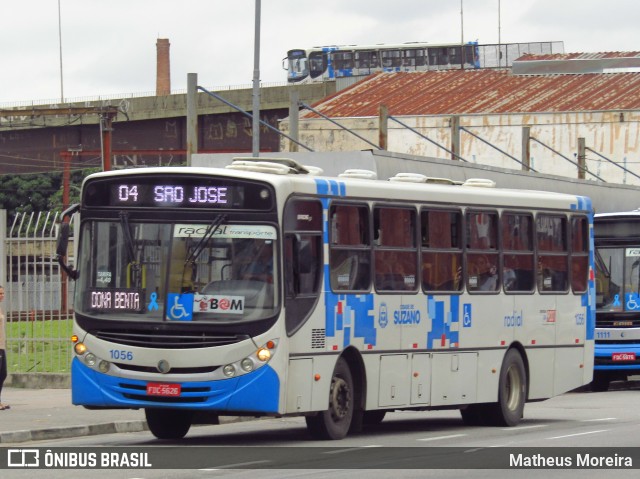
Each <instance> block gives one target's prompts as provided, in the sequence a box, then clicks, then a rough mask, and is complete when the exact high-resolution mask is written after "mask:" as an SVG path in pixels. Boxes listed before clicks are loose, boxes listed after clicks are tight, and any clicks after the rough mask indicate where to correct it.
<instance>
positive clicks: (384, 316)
mask: <svg viewBox="0 0 640 479" xmlns="http://www.w3.org/2000/svg"><path fill="white" fill-rule="evenodd" d="M378 324H380V327H381V328H386V327H387V324H389V313H388V312H387V303H382V304H381V305H380V310H379V312H378Z"/></svg>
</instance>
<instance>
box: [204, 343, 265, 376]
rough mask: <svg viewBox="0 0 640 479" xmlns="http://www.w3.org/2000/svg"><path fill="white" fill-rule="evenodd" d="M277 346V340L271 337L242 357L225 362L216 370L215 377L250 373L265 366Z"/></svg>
mask: <svg viewBox="0 0 640 479" xmlns="http://www.w3.org/2000/svg"><path fill="white" fill-rule="evenodd" d="M277 347H278V340H277V339H272V340H269V341H267V342H265V343H264V344H263V345H262V346H260V347H259V348H257V349H255V350H254V351H253V352H252V353H251V354H249V355H248V356H245V357H244V358H243V359H239V360H238V361H234V362H233V363H229V364H225V365H224V366H222V367H221V368H219V369H218V371H217V378H218V379H223V378H227V379H229V378H235V377H239V376H243V375H244V374H250V373H253V372H254V371H257V370H259V369H260V368H261V367H263V366H265V365H266V364H267V363H268V362H269V361H270V360H271V359H272V358H273V356H274V355H275V353H276V349H277Z"/></svg>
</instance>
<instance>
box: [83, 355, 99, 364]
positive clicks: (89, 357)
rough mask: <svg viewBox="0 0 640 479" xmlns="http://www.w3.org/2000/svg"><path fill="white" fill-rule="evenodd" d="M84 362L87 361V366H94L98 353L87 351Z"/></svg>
mask: <svg viewBox="0 0 640 479" xmlns="http://www.w3.org/2000/svg"><path fill="white" fill-rule="evenodd" d="M84 362H85V363H87V366H91V367H93V366H94V365H95V364H96V355H95V354H93V353H87V355H86V356H85V357H84Z"/></svg>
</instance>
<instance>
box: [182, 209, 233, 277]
mask: <svg viewBox="0 0 640 479" xmlns="http://www.w3.org/2000/svg"><path fill="white" fill-rule="evenodd" d="M226 219H227V215H218V216H216V218H215V219H214V220H213V222H212V223H211V224H210V225H209V226H208V227H207V230H206V231H205V232H204V234H203V235H202V238H200V241H198V244H196V246H195V247H194V248H193V250H192V251H191V253H190V254H189V256H188V257H187V259H185V260H184V265H185V266H186V265H188V264H191V265H193V264H195V262H196V260H197V259H198V256H200V253H202V252H203V251H204V248H205V244H206V243H207V241H209V240H210V239H211V237H212V236H213V235H214V234H215V233H216V231H217V230H218V227H219V226H220V225H221V224H222V222H223V221H224V220H226Z"/></svg>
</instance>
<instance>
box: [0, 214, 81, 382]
mask: <svg viewBox="0 0 640 479" xmlns="http://www.w3.org/2000/svg"><path fill="white" fill-rule="evenodd" d="M59 216H60V215H59V213H57V212H44V213H43V212H40V213H19V214H17V215H16V216H15V218H14V219H13V221H12V222H11V224H6V212H4V211H2V214H1V215H0V221H2V222H4V223H5V224H6V227H4V225H2V228H0V234H1V235H2V237H1V238H0V239H1V240H2V248H0V253H1V255H0V256H2V257H4V260H3V262H2V269H5V268H6V275H5V276H4V278H5V279H4V281H3V286H4V288H5V300H4V304H3V305H2V308H3V309H4V311H5V315H6V319H7V324H6V329H7V366H8V370H9V373H68V372H69V371H70V362H71V342H70V336H71V333H72V311H71V304H72V302H71V294H72V291H73V283H72V282H69V281H68V280H67V279H66V277H65V276H64V275H63V272H62V270H61V268H60V266H59V264H58V262H57V261H56V256H55V253H56V240H57V232H58V221H59ZM71 240H73V238H71Z"/></svg>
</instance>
